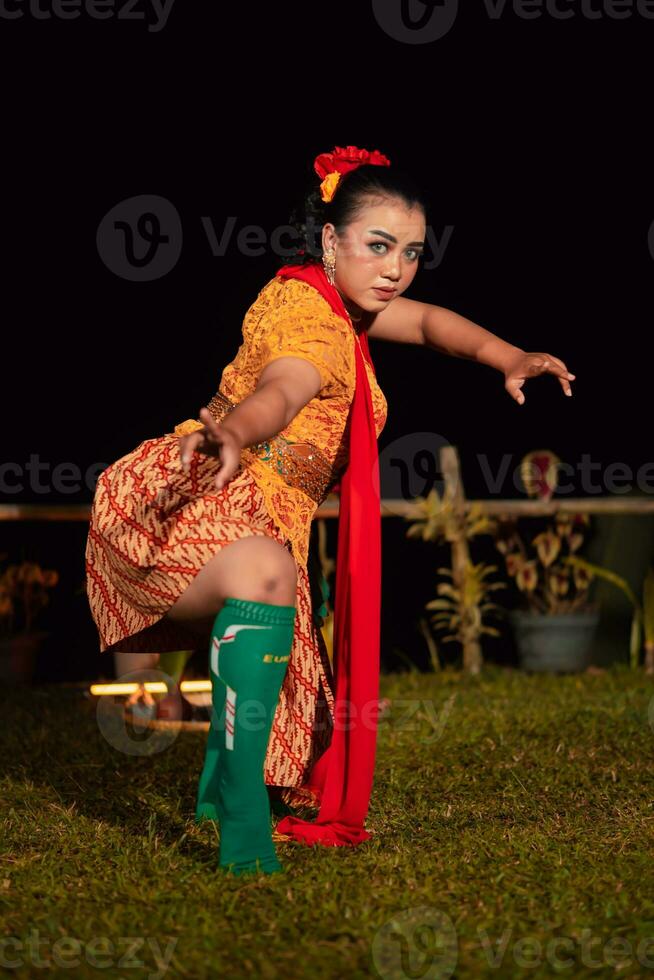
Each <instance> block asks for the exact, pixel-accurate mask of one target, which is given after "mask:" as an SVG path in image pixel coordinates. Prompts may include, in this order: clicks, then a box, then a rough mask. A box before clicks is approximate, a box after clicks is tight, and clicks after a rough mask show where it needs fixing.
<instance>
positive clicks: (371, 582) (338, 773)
mask: <svg viewBox="0 0 654 980" xmlns="http://www.w3.org/2000/svg"><path fill="white" fill-rule="evenodd" d="M277 275H278V276H281V277H282V278H285V279H288V278H296V279H302V280H304V282H308V283H309V284H310V285H312V286H314V287H315V288H316V289H317V290H318V291H319V292H320V294H321V295H322V296H323V297H324V298H325V299H326V300H327V302H328V303H329V305H330V306H331V308H332V309H333V310H334V311H335V312H336V313H338V315H339V316H342V317H343V318H344V319H345V320H347V322H348V323H350V322H351V321H350V318H349V316H348V314H347V311H346V309H345V306H344V305H343V300H342V299H341V296H340V294H339V292H338V290H337V289H336V287H335V286H332V285H331V284H330V283H329V280H328V279H327V276H326V274H325V270H324V268H323V265H322V263H321V262H311V263H310V264H309V265H291V266H284V267H283V268H282V269H280V270H279V271H278V272H277ZM355 329H356V327H355ZM358 337H359V343H357V342H356V340H355V342H354V351H355V359H356V388H355V392H354V399H353V401H352V405H351V408H350V423H351V424H350V437H349V461H348V466H347V469H346V470H345V472H344V474H343V475H342V476H341V480H340V491H339V492H340V499H339V517H338V544H337V549H338V550H337V554H336V563H337V564H336V603H335V607H334V655H333V661H334V664H333V673H334V684H335V688H336V694H335V699H336V700H335V717H334V729H333V731H332V739H331V742H330V745H329V748H328V749H327V750H326V752H325V753H324V754H323V755H322V756H321V757H320V759H319V760H318V762H317V763H316V764H315V765H314V767H313V769H312V771H311V775H310V777H309V780H308V782H307V783H306V784H305V786H306V788H308V789H310V790H312V791H313V792H314V793H315V794H316V796H317V798H318V800H319V802H320V812H319V813H318V816H317V817H316V819H315V821H313V822H310V821H307V820H301V819H300V818H299V817H290V816H289V817H284V818H283V819H282V820H280V821H279V823H278V824H277V830H278V831H279V832H280V833H282V834H288V835H289V836H290V837H292V838H293V839H294V840H296V841H300V842H302V843H305V844H309V845H312V844H325V845H328V846H329V845H345V844H351V845H355V844H361V843H363V841H365V840H368V838H369V837H371V836H372V835H371V834H370V833H369V832H368V831H367V830H365V829H364V826H363V824H364V820H365V817H366V814H367V812H368V805H369V801H370V794H371V792H372V783H373V776H374V769H375V751H376V744H377V724H378V710H379V700H378V699H379V649H380V613H381V514H380V499H379V498H380V489H379V456H378V449H377V434H376V430H375V419H374V414H373V407H372V397H371V394H370V385H369V383H368V376H367V373H366V368H365V365H364V362H363V357H364V356H365V358H366V360H367V361H368V363H369V364H370V366H371V367H372V369H373V372H374V370H375V369H374V365H373V363H372V358H371V357H370V350H369V348H368V337H367V335H366V332H365V330H363V329H362V330H361V331H360V332H359V333H358ZM359 344H360V346H359ZM362 352H363V353H362Z"/></svg>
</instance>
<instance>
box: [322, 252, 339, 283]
mask: <svg viewBox="0 0 654 980" xmlns="http://www.w3.org/2000/svg"><path fill="white" fill-rule="evenodd" d="M322 264H323V266H324V268H325V273H326V275H327V279H328V281H329V284H330V285H331V286H333V285H334V282H335V277H334V272H335V270H336V254H335V252H334V250H333V249H330V250H329V251H328V252H325V254H324V255H323V257H322Z"/></svg>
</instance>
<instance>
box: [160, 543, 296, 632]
mask: <svg viewBox="0 0 654 980" xmlns="http://www.w3.org/2000/svg"><path fill="white" fill-rule="evenodd" d="M296 589H297V568H296V564H295V559H294V558H293V556H292V555H291V554H290V553H289V552H288V551H287V550H286V548H284V546H283V545H281V544H279V543H278V542H277V541H275V540H274V539H273V538H270V537H268V536H264V535H253V536H251V537H248V538H241V539H239V540H238V541H233V542H231V543H230V544H228V545H224V546H223V547H222V548H221V549H220V551H219V552H218V553H217V554H216V555H214V557H213V558H211V559H210V560H209V561H208V562H207V564H206V565H205V566H204V567H203V568H201V569H200V571H199V572H198V574H197V575H196V576H195V579H194V580H193V581H192V582H191V583H190V585H188V586H187V588H186V591H185V592H184V593H183V595H182V596H180V598H179V599H178V600H177V602H176V603H175V604H174V605H173V606H172V607H171V608H170V609H169V610H168V613H167V614H166V616H167V618H168V619H171V620H183V621H185V622H186V623H187V625H188V626H189V627H190V628H191V629H196V630H197V631H198V632H206V630H207V629H208V628H210V624H211V621H212V618H213V617H215V615H216V614H217V613H218V612H219V611H220V609H221V608H222V605H223V603H224V601H225V599H226V598H227V597H228V596H231V597H232V598H235V599H245V600H249V601H251V602H268V603H272V604H275V605H294V604H295V595H296Z"/></svg>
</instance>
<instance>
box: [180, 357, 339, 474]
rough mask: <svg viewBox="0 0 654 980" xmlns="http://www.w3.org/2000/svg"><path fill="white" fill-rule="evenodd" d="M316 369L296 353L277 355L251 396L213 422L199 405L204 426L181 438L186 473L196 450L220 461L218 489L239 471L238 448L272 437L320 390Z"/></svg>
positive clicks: (207, 412)
mask: <svg viewBox="0 0 654 980" xmlns="http://www.w3.org/2000/svg"><path fill="white" fill-rule="evenodd" d="M321 385H322V379H321V377H320V372H319V371H318V369H317V368H316V366H315V365H314V364H312V363H311V361H309V360H307V359H305V358H301V357H292V356H288V357H286V356H285V357H278V358H276V359H275V360H274V361H271V362H270V363H269V364H267V365H266V366H265V367H264V369H263V371H262V372H261V375H260V377H259V380H258V382H257V386H256V388H255V390H254V391H253V392H252V394H250V395H248V396H247V397H246V398H244V399H243V400H242V401H241V402H239V403H238V405H236V407H235V408H233V409H232V411H231V412H230V413H229V414H228V415H227V416H225V417H224V418H223V420H222V422H216V421H215V419H214V418H213V416H212V415H211V413H210V412H209V410H208V409H207V408H202V409H200V418H201V420H202V421H203V422H204V428H203V429H198V430H197V431H196V432H191V433H188V434H187V435H183V436H180V446H179V451H180V456H181V459H182V467H183V469H184V470H185V471H186V472H188V467H189V465H190V461H191V456H192V454H193V452H194V451H195V450H197V451H198V452H203V453H206V454H207V455H210V456H215V457H217V458H219V459H220V460H221V466H220V473H219V475H218V476H217V477H216V487H217V488H218V489H221V488H222V487H223V486H224V485H225V484H226V483H227V482H228V481H229V480H231V478H232V476H234V474H235V473H236V471H237V470H238V467H239V465H240V459H241V450H242V449H244V448H246V447H249V446H253V445H255V444H256V443H259V442H263V441H264V440H266V439H272V438H274V436H276V435H278V433H279V432H280V431H281V430H282V429H285V428H286V426H287V425H288V424H289V423H290V422H291V421H292V419H294V418H295V416H296V415H297V414H298V412H299V411H300V410H301V409H302V408H304V406H305V405H306V404H307V402H309V401H311V399H312V398H315V396H316V395H317V394H318V392H319V391H320V388H321Z"/></svg>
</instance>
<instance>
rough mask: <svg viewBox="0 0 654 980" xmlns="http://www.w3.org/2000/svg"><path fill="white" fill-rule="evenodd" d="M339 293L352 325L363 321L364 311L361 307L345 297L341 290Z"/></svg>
mask: <svg viewBox="0 0 654 980" xmlns="http://www.w3.org/2000/svg"><path fill="white" fill-rule="evenodd" d="M337 288H338V287H337ZM338 292H339V295H340V297H341V299H342V300H343V306H344V307H345V309H346V310H347V312H348V314H349V317H350V320H351V321H352V323H358V322H359V321H360V320H362V319H363V310H362V309H361V308H360V307H359V306H357V305H356V303H353V302H352V301H351V300H349V299H347V298H346V297H345V296H343V293H341V291H340V289H339V290H338Z"/></svg>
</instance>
